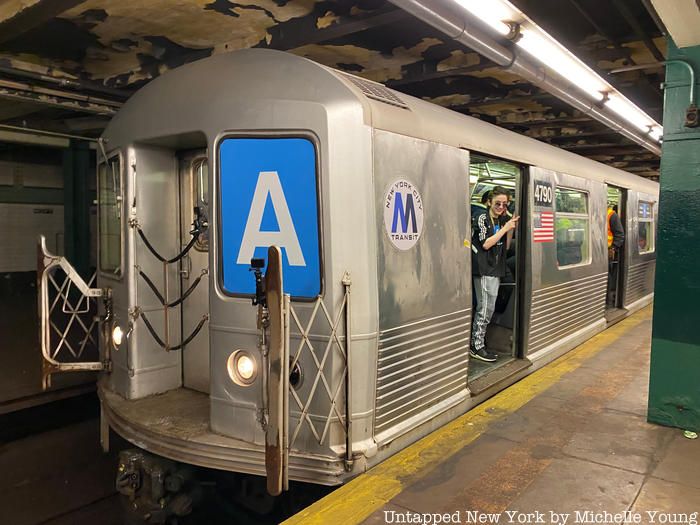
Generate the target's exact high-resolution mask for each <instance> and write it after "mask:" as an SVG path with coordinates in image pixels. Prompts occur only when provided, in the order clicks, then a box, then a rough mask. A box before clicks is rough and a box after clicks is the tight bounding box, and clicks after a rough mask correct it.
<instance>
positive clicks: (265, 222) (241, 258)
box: [219, 138, 321, 298]
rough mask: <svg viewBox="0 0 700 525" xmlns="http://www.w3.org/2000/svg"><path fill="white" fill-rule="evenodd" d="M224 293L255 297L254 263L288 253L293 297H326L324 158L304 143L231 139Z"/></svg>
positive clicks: (224, 209)
mask: <svg viewBox="0 0 700 525" xmlns="http://www.w3.org/2000/svg"><path fill="white" fill-rule="evenodd" d="M219 158H220V178H221V186H220V187H221V253H222V261H221V264H222V273H223V287H224V290H226V291H227V292H229V293H233V294H252V293H254V292H255V281H254V279H253V278H252V276H251V273H250V272H249V271H248V269H249V266H250V260H251V259H252V258H253V257H260V258H264V259H266V258H267V248H268V247H270V246H271V245H276V246H279V247H280V248H281V249H282V263H283V275H284V289H285V292H287V293H289V294H291V295H292V297H296V298H313V297H316V296H318V294H319V293H320V292H321V272H320V255H319V247H320V241H319V223H318V203H317V194H318V192H317V181H316V179H317V177H316V151H315V148H314V145H313V143H312V142H311V141H309V140H307V139H302V138H256V139H252V138H231V139H225V140H224V141H222V142H221V145H220V148H219Z"/></svg>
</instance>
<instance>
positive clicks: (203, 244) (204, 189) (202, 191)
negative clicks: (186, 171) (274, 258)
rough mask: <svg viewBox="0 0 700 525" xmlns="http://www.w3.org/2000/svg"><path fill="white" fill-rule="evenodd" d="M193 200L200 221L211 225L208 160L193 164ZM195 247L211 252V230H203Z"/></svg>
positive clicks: (197, 160) (199, 160)
mask: <svg viewBox="0 0 700 525" xmlns="http://www.w3.org/2000/svg"><path fill="white" fill-rule="evenodd" d="M192 175H193V176H192V200H193V203H192V205H193V207H195V208H199V214H200V220H201V221H202V222H206V223H207V224H208V223H209V164H208V162H207V159H206V158H200V159H196V160H195V161H194V162H193V163H192ZM194 247H195V248H196V249H197V250H199V251H202V252H206V251H208V250H209V228H208V227H204V228H202V231H201V233H200V234H199V238H198V239H197V243H196V244H195V245H194Z"/></svg>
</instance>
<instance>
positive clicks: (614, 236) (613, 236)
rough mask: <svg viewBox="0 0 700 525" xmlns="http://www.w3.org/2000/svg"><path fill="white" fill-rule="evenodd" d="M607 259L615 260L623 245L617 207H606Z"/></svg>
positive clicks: (623, 237) (623, 233) (623, 231)
mask: <svg viewBox="0 0 700 525" xmlns="http://www.w3.org/2000/svg"><path fill="white" fill-rule="evenodd" d="M606 223H607V225H608V259H610V260H615V259H617V252H618V250H619V249H620V248H621V247H622V245H623V244H624V243H625V230H624V229H623V228H622V221H621V220H620V216H619V215H618V214H617V205H608V218H607V221H606Z"/></svg>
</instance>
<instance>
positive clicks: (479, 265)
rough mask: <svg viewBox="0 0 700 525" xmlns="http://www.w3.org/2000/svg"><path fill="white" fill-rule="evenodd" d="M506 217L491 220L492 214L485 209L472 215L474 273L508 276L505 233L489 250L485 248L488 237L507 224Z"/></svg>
mask: <svg viewBox="0 0 700 525" xmlns="http://www.w3.org/2000/svg"><path fill="white" fill-rule="evenodd" d="M505 220H507V218H506V217H502V218H500V219H497V220H496V223H495V224H494V222H493V221H492V220H491V214H489V212H488V210H484V211H482V212H480V213H478V214H476V215H474V216H473V217H472V274H473V275H481V276H489V277H505V276H506V238H507V235H504V236H503V237H501V238H500V240H499V241H498V242H497V243H496V244H495V245H493V246H492V247H491V249H489V250H485V249H484V242H485V241H486V239H488V238H489V237H491V236H492V235H494V234H495V233H496V232H497V231H498V230H499V229H500V228H502V227H503V224H505Z"/></svg>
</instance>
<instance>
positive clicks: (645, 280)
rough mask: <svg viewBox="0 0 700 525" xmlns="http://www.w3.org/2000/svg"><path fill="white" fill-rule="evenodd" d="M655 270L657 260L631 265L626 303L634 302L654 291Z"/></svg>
mask: <svg viewBox="0 0 700 525" xmlns="http://www.w3.org/2000/svg"><path fill="white" fill-rule="evenodd" d="M655 270H656V260H651V261H644V262H642V263H639V264H635V265H634V266H630V268H629V271H628V272H627V283H625V289H626V293H627V295H626V296H625V303H626V304H632V303H633V302H635V301H637V300H639V299H641V298H642V297H644V296H646V295H649V294H650V293H652V292H653V291H654V273H655Z"/></svg>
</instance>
